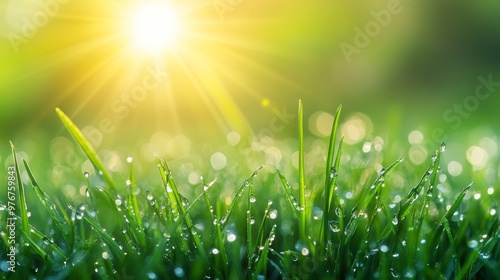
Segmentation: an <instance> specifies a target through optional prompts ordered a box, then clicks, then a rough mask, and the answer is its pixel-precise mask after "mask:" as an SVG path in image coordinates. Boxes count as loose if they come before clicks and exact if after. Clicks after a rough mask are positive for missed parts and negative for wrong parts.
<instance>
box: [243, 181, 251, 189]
mask: <svg viewBox="0 0 500 280" xmlns="http://www.w3.org/2000/svg"><path fill="white" fill-rule="evenodd" d="M250 184H251V182H250V180H245V182H243V185H244V186H245V187H249V186H250Z"/></svg>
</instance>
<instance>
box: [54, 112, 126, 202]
mask: <svg viewBox="0 0 500 280" xmlns="http://www.w3.org/2000/svg"><path fill="white" fill-rule="evenodd" d="M56 113H57V115H58V116H59V118H60V119H61V121H62V123H63V124H64V126H65V127H66V129H67V130H68V131H69V133H70V134H71V136H73V138H74V139H75V141H76V142H77V143H78V144H79V145H80V147H81V148H82V149H83V151H84V152H85V154H86V155H87V157H88V158H89V160H90V162H92V165H94V168H95V169H96V171H97V174H99V175H101V176H102V177H103V178H104V181H105V182H106V183H107V184H108V186H109V188H110V189H111V191H112V192H115V191H116V188H115V184H114V183H113V180H112V179H111V176H110V175H109V173H108V171H107V170H106V168H104V164H103V163H102V162H101V160H100V159H99V157H98V156H97V153H96V152H95V150H94V148H93V147H92V145H91V144H90V143H89V141H87V139H85V137H84V136H83V134H82V132H81V131H80V129H78V127H77V126H76V125H75V124H74V123H73V122H72V121H71V119H70V118H68V116H66V114H64V112H63V111H61V109H59V108H56Z"/></svg>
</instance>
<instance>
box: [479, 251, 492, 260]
mask: <svg viewBox="0 0 500 280" xmlns="http://www.w3.org/2000/svg"><path fill="white" fill-rule="evenodd" d="M480 255H481V258H483V259H489V258H490V257H491V254H490V253H487V252H483V253H481V254H480Z"/></svg>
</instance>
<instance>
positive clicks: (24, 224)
mask: <svg viewBox="0 0 500 280" xmlns="http://www.w3.org/2000/svg"><path fill="white" fill-rule="evenodd" d="M10 147H11V150H12V157H13V158H14V167H15V168H16V179H17V185H18V190H19V206H20V207H19V208H20V213H19V216H20V217H21V229H22V231H23V232H24V234H25V235H26V236H28V237H29V236H30V230H29V221H28V206H27V205H26V196H25V194H24V184H23V181H22V178H21V172H20V171H19V164H18V162H17V154H16V148H15V147H14V144H12V142H10Z"/></svg>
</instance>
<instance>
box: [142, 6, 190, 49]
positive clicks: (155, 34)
mask: <svg viewBox="0 0 500 280" xmlns="http://www.w3.org/2000/svg"><path fill="white" fill-rule="evenodd" d="M180 25H181V24H180V21H179V18H178V16H177V15H176V13H175V11H174V10H172V9H171V8H170V7H168V6H165V5H163V4H150V5H147V6H142V7H139V8H138V9H137V10H136V11H135V13H134V16H133V20H132V32H133V37H134V42H135V43H136V44H137V45H138V46H139V47H141V48H143V49H145V50H148V51H160V50H163V49H165V48H169V47H172V46H173V45H174V44H175V42H176V39H177V36H178V35H179V31H180V27H181V26H180Z"/></svg>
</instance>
